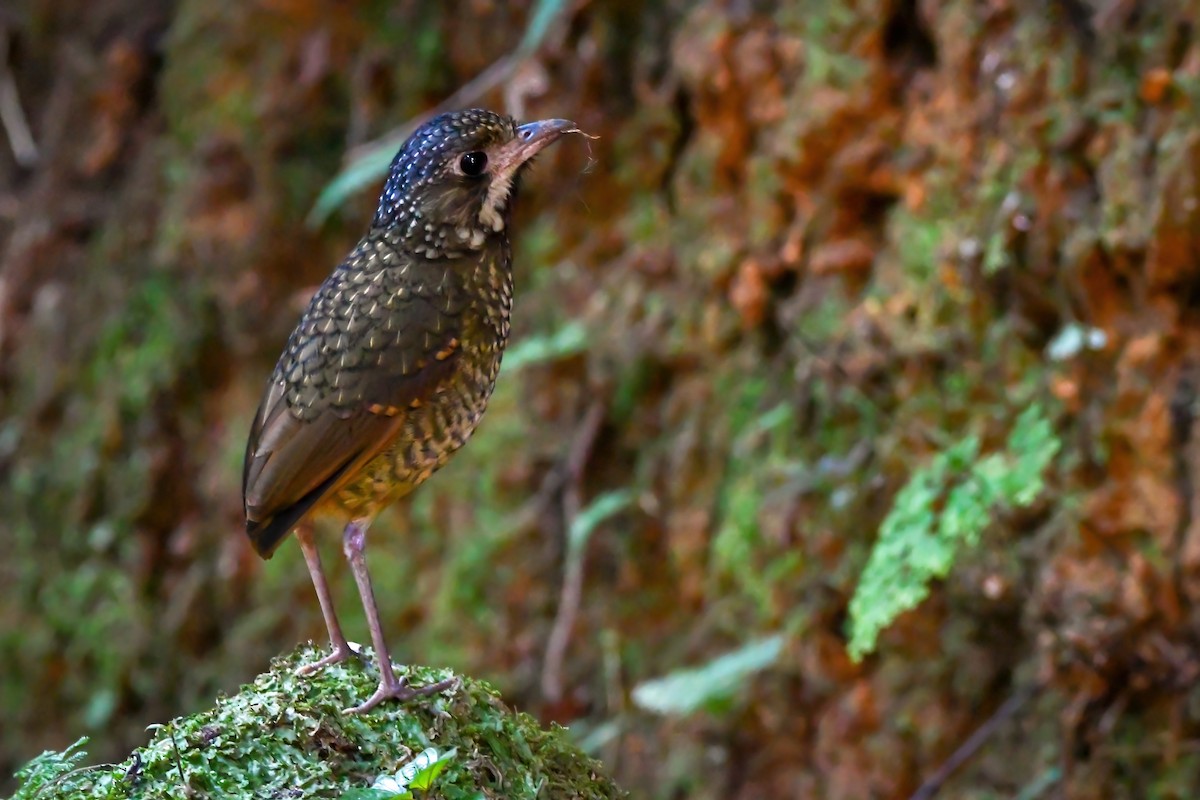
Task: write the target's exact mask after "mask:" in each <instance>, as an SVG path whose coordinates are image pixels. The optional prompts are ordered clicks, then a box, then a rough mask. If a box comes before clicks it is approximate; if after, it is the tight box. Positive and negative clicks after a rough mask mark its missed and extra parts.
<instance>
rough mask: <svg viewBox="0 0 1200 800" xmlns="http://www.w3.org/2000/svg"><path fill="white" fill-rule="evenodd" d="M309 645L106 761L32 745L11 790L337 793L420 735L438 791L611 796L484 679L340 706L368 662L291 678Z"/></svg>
mask: <svg viewBox="0 0 1200 800" xmlns="http://www.w3.org/2000/svg"><path fill="white" fill-rule="evenodd" d="M320 655H321V652H320V651H318V650H316V649H315V648H313V647H312V646H305V647H301V648H299V649H298V650H296V651H294V652H293V653H291V654H289V655H287V656H284V657H281V658H278V659H276V660H275V661H274V662H273V663H272V665H271V669H270V671H269V672H266V673H264V674H262V675H260V676H259V677H258V678H257V680H255V681H254V683H253V684H251V685H249V686H246V687H243V689H242V691H241V692H239V693H238V694H236V695H234V696H232V697H223V698H220V699H219V700H218V701H217V704H216V706H214V707H213V708H212V709H210V710H208V711H203V712H201V713H199V714H193V715H192V716H189V717H180V718H178V719H175V720H172V721H171V722H170V723H168V724H167V725H164V726H160V727H158V728H157V730H156V731H155V733H154V736H153V738H152V739H151V740H150V742H149V743H148V744H147V745H146V746H144V747H141V748H139V749H138V750H136V751H135V752H134V753H132V754H131V755H130V757H129V758H127V759H126V760H125V761H123V762H121V763H120V764H104V765H98V766H95V767H88V768H84V769H78V768H74V769H73V767H74V764H75V763H76V762H77V761H78V760H79V753H78V752H77V750H78V747H79V743H77V744H76V745H75V746H73V747H72V748H68V750H67V751H66V752H64V753H46V754H43V755H42V756H39V757H38V758H36V759H34V760H33V761H32V762H30V763H29V764H28V765H27V766H26V767H24V768H23V769H22V770H21V771H20V772H19V773H18V779H19V780H20V782H21V786H20V788H19V789H18V790H17V793H16V795H14V797H13V800H32V798H34V797H37V798H39V800H49V799H50V798H62V799H63V800H67V799H68V798H71V799H72V800H82V799H83V798H107V799H109V800H113V799H115V798H127V797H137V798H159V797H161V798H178V797H192V798H203V797H288V798H306V797H338V796H341V795H342V794H343V793H344V792H347V791H350V790H352V789H356V788H366V787H369V786H370V785H371V783H372V782H373V781H374V780H375V778H376V777H378V776H379V775H384V774H388V775H391V774H394V773H396V772H397V771H398V770H399V769H400V768H401V767H402V766H404V765H405V764H406V763H408V762H409V761H411V760H412V758H413V757H414V756H415V755H416V754H418V753H420V752H421V751H422V750H424V749H425V748H427V747H435V748H437V749H438V750H440V751H446V750H449V749H450V748H457V753H456V755H455V756H454V758H453V759H452V760H451V761H450V763H449V766H448V767H447V768H446V769H445V771H444V772H442V773H441V775H439V776H438V777H437V780H436V783H435V785H434V787H433V792H434V794H435V795H436V796H438V797H443V798H448V799H451V798H494V797H504V798H512V799H513V800H517V799H519V798H535V797H576V798H613V797H623V796H624V794H623V793H622V792H621V791H620V790H619V789H618V788H617V787H616V786H615V785H614V784H613V783H612V782H611V781H610V780H609V779H607V778H606V777H603V776H602V775H601V774H600V765H599V764H598V763H597V762H595V761H593V760H592V759H589V758H587V757H586V756H584V755H583V754H582V753H581V752H580V751H579V750H577V749H576V748H575V747H574V746H573V745H572V744H570V743H569V741H568V739H567V737H566V735H565V734H564V732H563V730H562V729H559V728H557V727H554V728H552V729H550V730H543V729H542V728H540V727H539V726H538V725H537V723H536V722H535V721H534V720H533V718H531V717H529V716H528V715H526V714H518V713H514V712H513V711H511V710H510V709H508V708H507V707H506V706H505V705H504V704H503V703H502V702H501V701H500V698H499V696H498V695H497V694H496V692H495V691H494V690H493V689H492V688H491V687H489V686H488V685H487V684H485V683H482V682H479V681H475V680H472V679H470V678H460V680H461V684H460V685H459V686H458V687H456V688H453V689H449V690H447V691H445V692H441V693H439V694H437V695H434V696H432V697H427V698H418V699H415V700H411V701H409V702H407V703H404V704H395V703H393V704H387V705H384V706H380V707H379V708H377V709H375V710H374V711H372V712H371V713H370V714H367V715H345V714H343V713H342V709H343V708H345V707H346V706H348V705H350V704H352V703H356V702H360V701H362V700H364V699H365V698H366V697H367V696H369V695H370V693H371V692H372V691H373V689H374V687H375V682H376V677H375V671H374V669H366V668H364V667H363V666H362V665H361V664H358V663H349V664H341V665H337V666H334V667H330V668H328V669H326V670H324V671H323V672H321V673H319V674H318V675H316V676H313V677H311V678H303V679H302V678H298V677H296V675H295V670H296V667H297V666H299V665H300V664H302V663H306V662H309V661H312V660H314V659H316V658H318V657H320ZM408 677H409V680H410V681H411V682H412V684H413V685H416V686H421V685H425V684H428V683H432V682H436V681H439V680H442V679H445V678H447V677H450V673H449V671H447V670H439V669H432V668H427V667H413V668H410V669H409V670H408Z"/></svg>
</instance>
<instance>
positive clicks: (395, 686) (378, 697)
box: [342, 676, 458, 714]
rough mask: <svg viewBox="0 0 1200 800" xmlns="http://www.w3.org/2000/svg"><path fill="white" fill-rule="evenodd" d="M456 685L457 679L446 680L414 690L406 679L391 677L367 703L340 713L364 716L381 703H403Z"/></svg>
mask: <svg viewBox="0 0 1200 800" xmlns="http://www.w3.org/2000/svg"><path fill="white" fill-rule="evenodd" d="M457 683H458V678H447V679H446V680H444V681H438V682H437V683H431V684H429V685H428V686H422V687H421V688H419V689H415V688H413V687H412V686H409V685H408V681H407V679H406V678H400V679H399V680H396V678H395V677H394V676H393V677H392V680H391V681H390V682H389V681H388V680H386V679H384V680H381V681H380V682H379V688H378V689H376V690H375V694H373V695H371V696H370V697H369V698H367V701H366V702H365V703H363V704H361V705H357V706H352V707H351V708H347V709H345V710H343V711H342V713H343V714H365V713H367V712H368V711H370V710H371V709H372V708H374V707H375V706H377V705H379V704H380V703H382V702H383V701H384V700H398V701H399V702H401V703H402V702H404V701H405V700H411V699H412V698H414V697H423V696H424V695H428V694H436V693H438V692H440V691H442V690H444V689H449V688H450V687H451V686H454V685H455V684H457Z"/></svg>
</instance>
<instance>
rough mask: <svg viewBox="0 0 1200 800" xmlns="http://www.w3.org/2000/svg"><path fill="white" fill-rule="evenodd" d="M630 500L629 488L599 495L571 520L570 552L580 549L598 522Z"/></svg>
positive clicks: (622, 509)
mask: <svg viewBox="0 0 1200 800" xmlns="http://www.w3.org/2000/svg"><path fill="white" fill-rule="evenodd" d="M632 502H633V492H632V491H630V490H629V489H618V490H616V491H612V492H605V493H604V494H602V495H599V496H598V497H597V498H596V499H595V500H593V501H592V502H591V503H589V504H588V505H587V507H586V508H584V509H583V510H582V511H580V512H579V513H578V514H576V515H575V519H573V520H571V530H569V531H568V532H567V547H568V548H570V550H571V552H572V553H578V552H579V551H581V550H582V549H583V548H584V546H585V545H586V544H587V540H588V539H589V538H590V537H591V535H592V531H594V530H595V529H596V527H597V526H599V525H600V523H602V522H604V520H606V519H608V518H609V517H611V516H613V515H614V514H619V513H620V512H622V511H624V510H625V509H626V508H628V507H629V505H630V504H631V503H632Z"/></svg>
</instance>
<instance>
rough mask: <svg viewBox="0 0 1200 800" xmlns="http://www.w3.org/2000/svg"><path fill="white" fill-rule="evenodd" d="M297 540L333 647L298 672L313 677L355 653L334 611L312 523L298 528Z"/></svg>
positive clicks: (301, 524) (303, 523)
mask: <svg viewBox="0 0 1200 800" xmlns="http://www.w3.org/2000/svg"><path fill="white" fill-rule="evenodd" d="M296 538H297V539H299V540H300V549H301V550H302V551H303V552H304V562H305V563H306V564H308V574H309V575H311V576H312V582H313V586H314V587H315V588H316V590H317V602H319V603H320V604H321V613H322V614H323V615H324V616H325V627H326V628H328V629H329V643H330V644H331V645H333V652H332V653H330V654H329V655H327V656H325V657H324V658H322V659H320V660H318V661H314V662H313V663H311V664H305V665H304V666H302V667H300V668H299V669H297V670H296V674H297V675H312V674H313V673H314V672H316V671H318V670H320V669H323V668H324V667H327V666H329V665H330V664H337V663H338V662H341V661H345V660H346V659H348V658H350V657H352V656H354V655H355V653H354V651H353V650H351V649H350V645H349V644H348V643H347V642H346V637H345V636H343V635H342V626H341V625H339V624H338V618H337V613H336V612H335V611H334V610H333V596H332V595H331V594H330V593H329V584H328V583H327V582H326V581H325V571H324V570H323V569H321V554H320V553H319V552H317V545H316V542H314V541H313V531H312V523H311V522H307V521H306V522H302V523H300V526H299V527H297V528H296Z"/></svg>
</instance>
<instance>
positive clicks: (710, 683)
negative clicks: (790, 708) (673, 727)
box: [633, 635, 783, 716]
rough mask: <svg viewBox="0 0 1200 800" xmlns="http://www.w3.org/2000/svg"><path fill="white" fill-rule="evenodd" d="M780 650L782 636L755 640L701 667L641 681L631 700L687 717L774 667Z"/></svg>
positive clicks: (729, 694)
mask: <svg viewBox="0 0 1200 800" xmlns="http://www.w3.org/2000/svg"><path fill="white" fill-rule="evenodd" d="M782 651H783V636H781V635H776V636H771V637H768V638H766V639H759V640H758V641H755V642H751V643H749V644H747V645H745V646H743V647H741V648H739V649H737V650H734V651H733V652H731V653H726V654H725V655H723V656H720V657H718V658H715V659H713V660H712V661H710V662H709V663H708V664H706V665H704V666H703V667H699V668H696V669H684V670H679V671H678V672H673V673H671V674H670V675H666V676H664V677H662V678H656V679H654V680H649V681H645V682H644V683H642V684H640V685H639V686H637V687H636V688H635V689H634V690H633V701H634V702H635V703H637V704H638V705H639V706H640V707H642V708H644V709H645V710H647V711H653V712H655V713H657V714H669V715H677V716H682V715H685V714H691V713H692V712H694V711H696V710H697V709H699V708H701V707H703V706H705V705H707V704H709V703H711V702H712V701H714V700H721V699H725V698H727V697H730V696H732V695H733V694H734V693H735V692H736V691H737V690H738V689H740V688H741V687H742V686H743V685H744V684H745V683H746V681H747V680H748V679H749V678H750V676H752V675H753V674H754V673H756V672H761V671H762V670H764V669H766V668H767V667H769V666H771V665H772V664H774V663H775V662H776V660H778V658H779V654H780V653H781V652H782Z"/></svg>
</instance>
